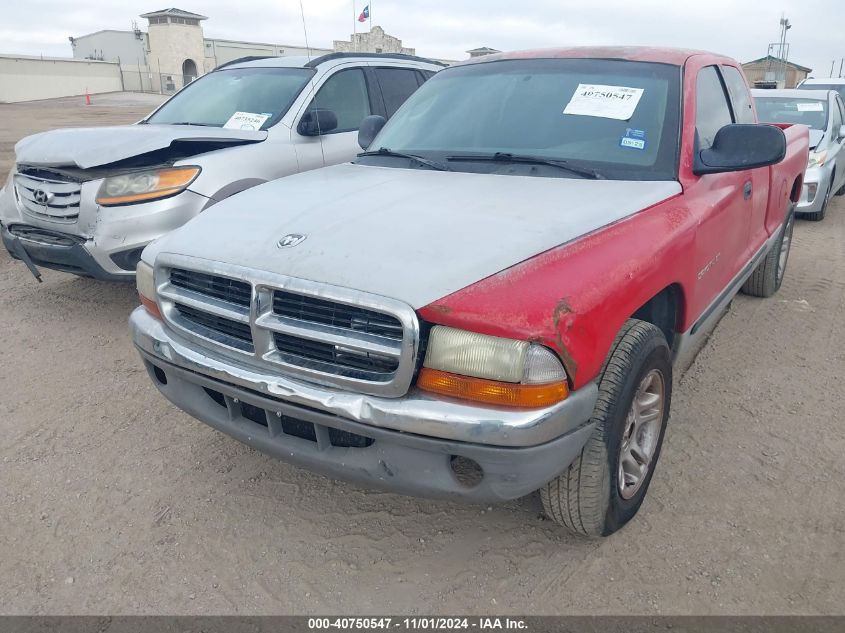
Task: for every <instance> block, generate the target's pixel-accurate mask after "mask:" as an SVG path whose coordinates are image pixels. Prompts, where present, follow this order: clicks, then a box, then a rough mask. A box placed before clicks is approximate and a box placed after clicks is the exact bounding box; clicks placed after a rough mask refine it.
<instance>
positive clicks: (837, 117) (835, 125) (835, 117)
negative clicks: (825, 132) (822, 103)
mask: <svg viewBox="0 0 845 633" xmlns="http://www.w3.org/2000/svg"><path fill="white" fill-rule="evenodd" d="M839 103H840V102H839V99H837V100H836V103H835V105H834V107H833V108H831V109H830V110H831V112H830V129H831V131H832V132H833V138H834V140H835V139H836V137H837V136H839V128H840V127H842V110H841V109H840V107H839Z"/></svg>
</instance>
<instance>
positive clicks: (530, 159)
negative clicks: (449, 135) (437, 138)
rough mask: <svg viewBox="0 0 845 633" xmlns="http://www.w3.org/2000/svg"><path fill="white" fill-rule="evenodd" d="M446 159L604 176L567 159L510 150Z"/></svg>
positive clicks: (600, 177)
mask: <svg viewBox="0 0 845 633" xmlns="http://www.w3.org/2000/svg"><path fill="white" fill-rule="evenodd" d="M446 160H451V161H463V162H471V161H490V162H497V163H525V164H527V165H549V166H551V167H557V168H559V169H563V170H565V171H568V172H570V173H572V174H576V175H578V176H581V177H582V178H589V179H590V180H603V179H604V176H603V175H602V174H600V173H599V172H597V171H595V170H592V169H589V168H587V167H579V166H577V165H573V164H572V163H570V162H569V161H567V160H561V159H554V158H543V157H542V156H529V155H524V154H511V153H510V152H496V153H495V154H480V155H478V156H470V155H467V156H449V157H447V158H446Z"/></svg>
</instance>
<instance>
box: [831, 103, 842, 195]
mask: <svg viewBox="0 0 845 633" xmlns="http://www.w3.org/2000/svg"><path fill="white" fill-rule="evenodd" d="M830 122H831V126H830V145H829V146H828V147H830V150H829V151H830V153H831V154H833V156H831V159H832V161H833V163H834V165H835V166H836V173H835V180H834V182H833V192H834V193H836V192H837V191H838V190H839V189H840V188H842V187H845V138H843V137H841V136H840V135H839V131H840V128H841V127H842V125H845V106H843V104H842V99H840V98H839V95H836V96H834V98H833V103H832V104H831V107H830Z"/></svg>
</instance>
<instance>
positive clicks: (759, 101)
mask: <svg viewBox="0 0 845 633" xmlns="http://www.w3.org/2000/svg"><path fill="white" fill-rule="evenodd" d="M754 103H755V105H756V106H757V118H758V119H759V120H760V122H761V123H801V124H802V125H806V126H808V127H809V128H811V129H813V130H824V129H825V127H827V102H826V101H819V100H818V99H796V98H792V97H754Z"/></svg>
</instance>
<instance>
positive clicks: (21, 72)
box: [0, 55, 122, 103]
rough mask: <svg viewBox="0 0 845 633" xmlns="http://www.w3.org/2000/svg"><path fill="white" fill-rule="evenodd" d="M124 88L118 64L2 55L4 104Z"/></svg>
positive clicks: (0, 100) (0, 90) (0, 86)
mask: <svg viewBox="0 0 845 633" xmlns="http://www.w3.org/2000/svg"><path fill="white" fill-rule="evenodd" d="M121 89H122V85H121V81H120V66H119V65H118V64H116V63H112V62H97V61H82V60H75V59H62V58H55V57H54V58H50V57H46V58H41V57H21V56H11V55H0V103H14V102H17V101H33V100H35V99H52V98H54V97H70V96H73V95H82V94H85V92H86V90H87V91H88V93H90V94H96V93H98V92H116V91H119V90H121Z"/></svg>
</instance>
